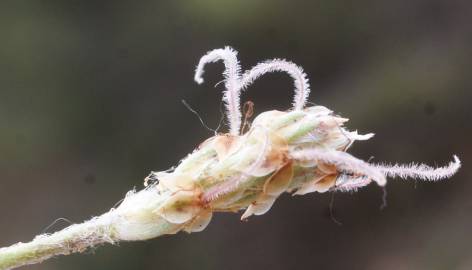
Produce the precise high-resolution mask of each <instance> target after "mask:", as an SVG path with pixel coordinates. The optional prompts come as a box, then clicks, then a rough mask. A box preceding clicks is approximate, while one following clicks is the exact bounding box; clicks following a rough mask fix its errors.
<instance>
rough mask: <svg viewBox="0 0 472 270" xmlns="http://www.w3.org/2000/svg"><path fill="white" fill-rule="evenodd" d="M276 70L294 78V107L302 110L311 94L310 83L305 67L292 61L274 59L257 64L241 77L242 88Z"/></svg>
mask: <svg viewBox="0 0 472 270" xmlns="http://www.w3.org/2000/svg"><path fill="white" fill-rule="evenodd" d="M275 71H283V72H287V73H288V74H289V75H290V76H291V77H292V78H293V80H294V85H295V96H294V99H293V107H294V109H295V110H302V109H303V108H304V107H305V103H306V101H307V99H308V95H309V94H310V84H309V83H308V78H307V76H306V74H305V72H303V69H302V68H301V67H299V66H297V65H295V64H294V63H292V62H290V61H286V60H283V59H273V60H268V61H266V62H263V63H259V64H257V65H256V66H254V67H253V68H251V69H250V70H248V71H246V72H245V73H244V74H243V76H242V77H241V89H245V88H247V87H248V86H249V85H251V84H252V83H253V82H254V81H255V80H257V79H258V78H259V77H260V76H262V75H264V74H266V73H271V72H275Z"/></svg>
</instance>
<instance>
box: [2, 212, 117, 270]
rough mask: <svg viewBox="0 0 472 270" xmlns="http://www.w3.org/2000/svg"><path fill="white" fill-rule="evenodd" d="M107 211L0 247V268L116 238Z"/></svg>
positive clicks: (69, 251) (32, 262)
mask: <svg viewBox="0 0 472 270" xmlns="http://www.w3.org/2000/svg"><path fill="white" fill-rule="evenodd" d="M108 214H110V213H107V214H105V215H103V216H101V217H98V218H95V219H92V220H90V221H86V222H84V223H81V224H75V225H72V226H70V227H67V228H65V229H64V230H62V231H59V232H56V233H53V234H50V235H39V236H37V237H36V238H34V239H33V241H31V242H29V243H21V242H20V243H18V244H15V245H12V246H10V247H6V248H1V249H0V269H12V268H15V267H19V266H23V265H28V264H34V263H39V262H42V261H44V260H46V259H48V258H51V257H53V256H56V255H67V254H70V253H75V252H82V251H84V250H86V249H87V248H88V247H92V246H96V245H100V244H103V243H106V242H109V243H113V242H114V241H115V240H117V239H116V238H115V237H114V235H113V233H112V232H113V230H112V229H111V228H112V226H111V224H110V222H109V221H110V220H111V219H109V218H107V217H108Z"/></svg>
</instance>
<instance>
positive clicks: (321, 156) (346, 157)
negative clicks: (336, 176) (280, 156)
mask: <svg viewBox="0 0 472 270" xmlns="http://www.w3.org/2000/svg"><path fill="white" fill-rule="evenodd" d="M291 156H292V157H293V158H294V159H296V160H317V161H322V162H325V163H328V164H333V165H335V166H336V168H337V169H338V170H340V171H343V172H349V173H353V174H359V175H362V176H365V177H367V178H369V179H371V180H373V181H375V182H376V183H377V184H378V185H380V186H384V185H385V184H386V179H385V176H384V174H382V172H381V171H380V170H378V169H377V168H375V167H373V166H371V165H370V164H368V163H367V162H364V161H362V160H360V159H357V158H355V157H353V156H351V155H350V154H348V153H346V152H342V151H333V150H320V149H306V150H298V151H295V152H293V153H292V154H291Z"/></svg>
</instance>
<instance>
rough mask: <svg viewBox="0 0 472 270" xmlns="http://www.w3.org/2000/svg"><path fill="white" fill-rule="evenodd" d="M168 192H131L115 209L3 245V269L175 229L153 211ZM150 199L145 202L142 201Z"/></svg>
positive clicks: (0, 251)
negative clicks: (59, 228) (30, 237)
mask: <svg viewBox="0 0 472 270" xmlns="http://www.w3.org/2000/svg"><path fill="white" fill-rule="evenodd" d="M165 198H166V195H164V194H159V193H157V192H155V191H153V190H151V189H144V190H141V191H139V192H130V193H128V195H127V196H126V198H125V200H124V201H123V203H122V204H121V205H120V206H119V207H118V208H116V209H112V210H110V211H109V212H107V213H105V214H103V215H101V216H98V217H95V218H92V219H90V220H88V221H85V222H83V223H80V224H74V225H71V226H69V227H67V228H65V229H63V230H61V231H58V232H56V233H53V234H43V235H38V236H36V237H35V238H34V239H33V240H32V241H31V242H28V243H21V242H20V243H17V244H14V245H12V246H9V247H4V248H0V269H1V270H4V269H13V268H16V267H20V266H24V265H28V264H35V263H40V262H42V261H44V260H47V259H49V258H51V257H54V256H57V255H68V254H71V253H76V252H83V251H85V250H87V249H88V248H90V247H94V246H97V245H101V244H105V243H111V244H114V243H116V242H118V241H135V240H146V239H150V238H154V237H157V236H160V235H163V234H169V233H175V231H176V230H177V229H179V226H178V225H175V224H171V223H169V222H167V221H166V220H164V219H163V218H161V217H160V216H158V215H156V214H155V213H153V210H154V209H156V207H158V206H159V205H160V204H161V201H162V200H163V199H165ZM144 200H147V203H146V204H144V203H143V201H144Z"/></svg>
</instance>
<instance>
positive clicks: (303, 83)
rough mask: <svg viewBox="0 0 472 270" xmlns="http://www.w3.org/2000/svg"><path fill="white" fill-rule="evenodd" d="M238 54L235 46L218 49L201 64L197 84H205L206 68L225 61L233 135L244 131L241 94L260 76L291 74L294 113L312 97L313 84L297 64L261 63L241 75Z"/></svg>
mask: <svg viewBox="0 0 472 270" xmlns="http://www.w3.org/2000/svg"><path fill="white" fill-rule="evenodd" d="M237 54H238V52H237V51H235V50H234V49H232V48H231V47H225V48H223V49H215V50H212V51H209V52H208V53H207V54H205V55H204V56H203V57H202V58H201V59H200V61H199V63H198V65H197V68H196V69H195V77H194V79H195V81H196V82H197V83H198V84H201V83H203V77H202V76H203V73H204V68H205V65H206V64H208V63H214V62H216V61H219V60H223V63H224V65H225V71H224V72H223V74H224V78H225V79H224V82H225V88H226V89H225V91H224V95H223V101H224V102H225V105H226V111H227V114H228V115H227V118H228V122H229V129H230V134H232V135H239V134H240V130H241V118H242V114H241V108H240V96H241V91H242V90H243V89H245V88H247V87H248V86H249V85H251V84H252V83H253V82H254V81H255V80H256V79H257V78H259V77H260V76H262V75H264V74H266V73H270V72H276V71H283V72H287V73H288V74H289V75H290V76H291V77H292V78H293V80H294V85H295V95H294V99H293V108H294V110H302V109H303V108H304V107H305V104H306V102H307V99H308V95H309V94H310V85H309V83H308V78H307V76H306V74H305V73H304V72H303V69H302V68H301V67H299V66H297V65H296V64H294V63H292V62H289V61H286V60H283V59H273V60H268V61H266V62H263V63H259V64H257V65H256V66H254V67H253V68H251V69H250V70H247V71H246V72H245V73H244V75H242V76H241V67H240V65H239V61H238V58H237Z"/></svg>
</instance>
